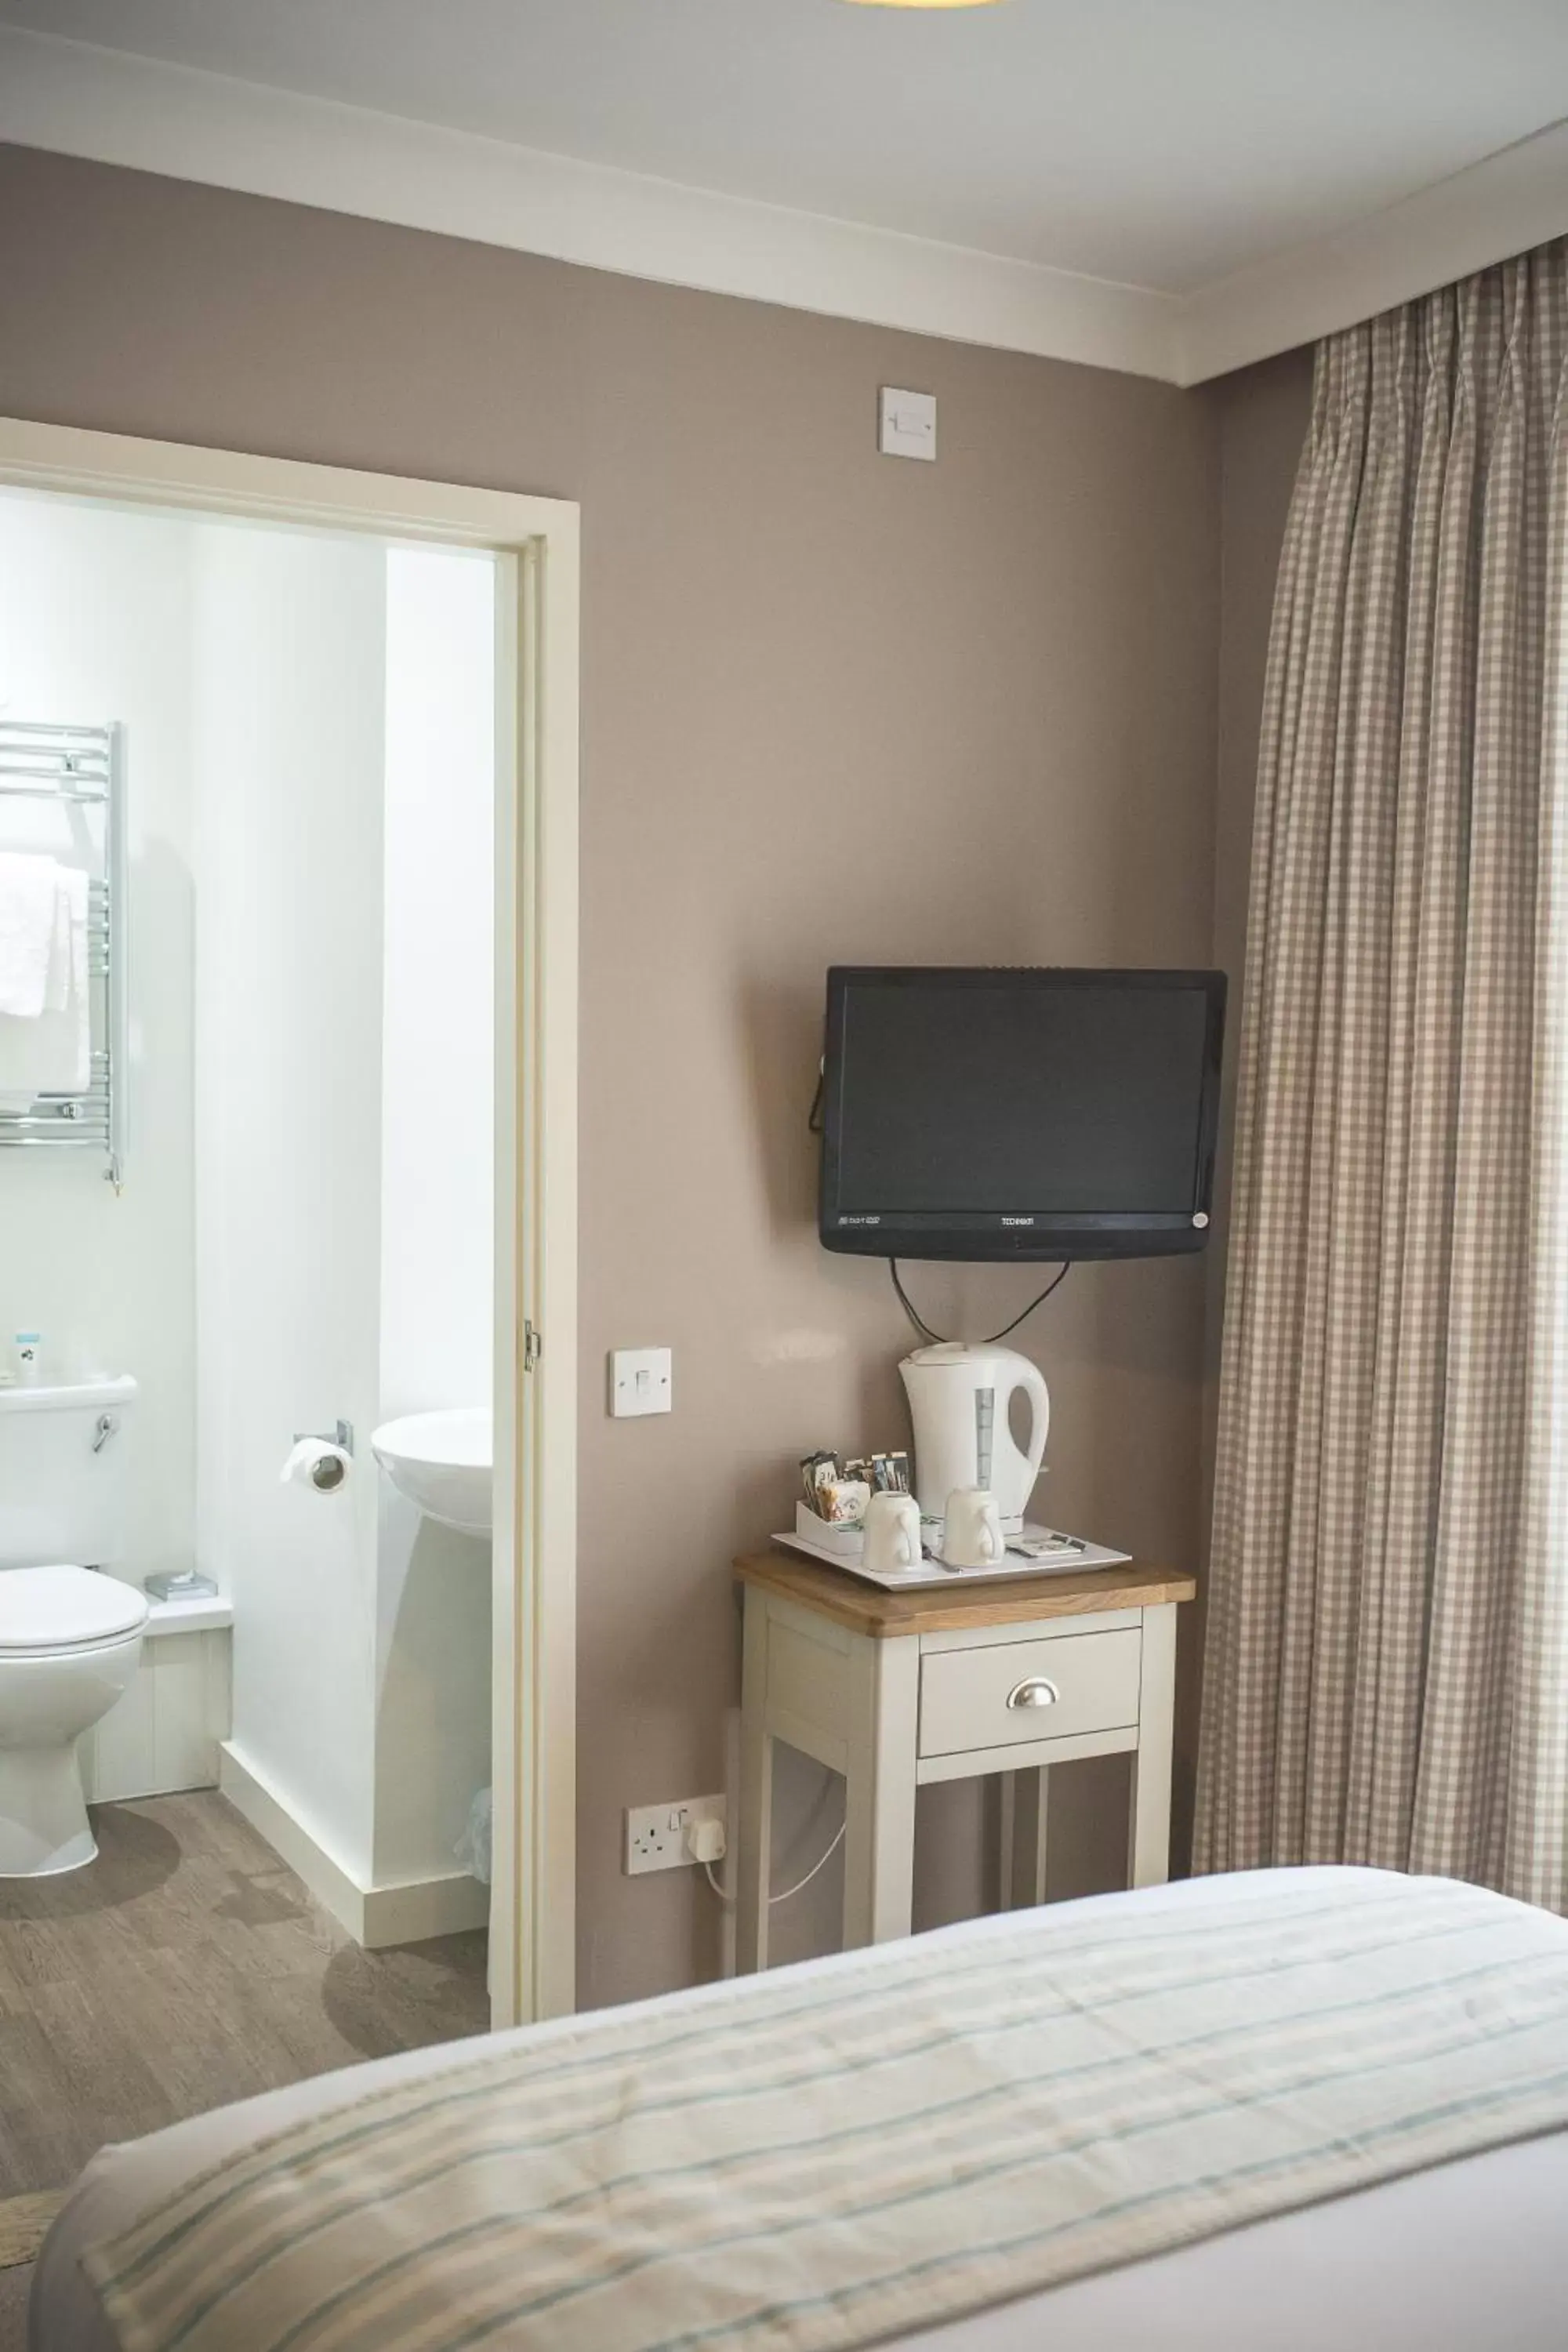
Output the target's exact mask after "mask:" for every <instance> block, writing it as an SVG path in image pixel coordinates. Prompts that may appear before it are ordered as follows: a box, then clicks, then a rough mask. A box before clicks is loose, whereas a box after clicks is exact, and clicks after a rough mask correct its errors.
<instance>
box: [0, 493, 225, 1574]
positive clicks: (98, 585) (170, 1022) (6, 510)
mask: <svg viewBox="0 0 1568 2352" xmlns="http://www.w3.org/2000/svg"><path fill="white" fill-rule="evenodd" d="M190 562H191V547H190V531H189V529H188V527H187V526H186V525H185V524H184V523H182V522H180V521H178V520H174V519H172V518H168V517H164V516H160V515H149V514H139V513H136V512H134V511H132V510H129V509H125V510H121V509H115V508H112V507H93V506H87V505H74V504H72V503H70V502H69V501H68V500H66V499H38V498H29V497H26V496H23V495H21V494H18V493H3V494H0V715H3V716H5V717H6V718H9V719H72V720H83V721H88V722H98V721H100V720H103V719H121V720H123V721H124V722H125V725H126V727H127V730H128V738H127V740H128V746H129V755H130V783H131V793H130V810H131V891H130V935H131V937H132V940H134V950H133V952H132V956H131V961H130V967H129V969H130V975H131V1097H130V1099H131V1135H130V1150H129V1156H128V1159H127V1162H126V1171H125V1186H124V1190H123V1192H121V1193H120V1194H119V1196H118V1197H117V1196H116V1194H115V1192H114V1191H113V1190H112V1188H111V1187H110V1185H109V1184H108V1183H107V1182H106V1181H105V1180H104V1173H103V1160H102V1159H101V1157H100V1155H99V1154H98V1153H96V1152H93V1151H87V1150H83V1151H79V1152H78V1151H74V1150H67V1151H58V1150H47V1151H24V1150H4V1149H0V1362H4V1361H5V1358H6V1356H7V1354H8V1349H9V1342H10V1338H11V1335H12V1333H14V1332H15V1331H16V1330H17V1329H19V1328H37V1329H39V1330H41V1331H42V1333H43V1335H44V1340H45V1347H46V1360H45V1371H46V1376H47V1375H48V1374H50V1373H58V1374H59V1375H60V1376H62V1377H73V1376H76V1375H78V1374H81V1373H86V1372H92V1371H110V1372H120V1371H130V1372H134V1373H135V1375H136V1377H137V1380H138V1381H140V1382H141V1389H142V1393H141V1398H140V1401H139V1403H138V1407H137V1412H136V1420H135V1425H134V1430H133V1432H132V1433H131V1434H132V1441H133V1452H132V1468H131V1474H130V1517H129V1525H128V1528H127V1543H126V1549H125V1553H124V1557H123V1559H121V1560H120V1561H118V1562H116V1563H115V1565H116V1567H117V1568H118V1570H119V1571H120V1573H121V1574H122V1575H124V1576H126V1577H128V1578H129V1579H130V1580H132V1582H140V1580H142V1577H144V1576H145V1575H147V1574H148V1573H149V1572H150V1571H151V1570H154V1569H161V1568H181V1567H184V1566H187V1565H188V1564H189V1561H190V1558H191V1550H192V1540H193V1534H192V1491H193V1478H194V1453H193V1444H194V1434H193V1421H194V1401H193V1379H194V1366H193V1339H194V1332H193V1315H194V1307H193V1274H194V1269H193V1265H192V1258H191V1217H192V1160H191V1132H192V1064H191V932H192V906H191V865H190V830H191V777H190V699H189V689H188V651H189V625H190ZM94 822H95V824H96V820H95V821H94ZM0 844H4V845H5V846H7V847H26V846H34V845H36V846H39V847H47V848H49V849H50V850H51V851H55V852H58V854H60V855H62V856H72V855H73V848H72V840H71V834H70V820H69V819H68V818H67V817H66V816H65V815H64V814H62V812H61V811H60V809H59V808H58V807H45V806H43V805H42V804H40V803H35V802H27V801H12V800H0ZM93 863H94V865H95V866H96V854H95V856H94V859H93Z"/></svg>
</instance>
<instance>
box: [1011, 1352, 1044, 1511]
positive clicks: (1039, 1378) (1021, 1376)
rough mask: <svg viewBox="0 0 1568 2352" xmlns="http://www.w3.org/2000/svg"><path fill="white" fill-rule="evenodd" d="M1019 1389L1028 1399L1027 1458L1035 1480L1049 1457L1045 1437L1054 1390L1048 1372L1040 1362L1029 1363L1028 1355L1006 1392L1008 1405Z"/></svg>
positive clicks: (1031, 1475) (1032, 1478) (1030, 1473)
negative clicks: (1047, 1375)
mask: <svg viewBox="0 0 1568 2352" xmlns="http://www.w3.org/2000/svg"><path fill="white" fill-rule="evenodd" d="M1020 1389H1023V1390H1025V1391H1026V1393H1027V1395H1028V1399H1029V1444H1028V1448H1027V1450H1026V1453H1025V1455H1024V1460H1025V1462H1026V1464H1027V1465H1028V1471H1029V1478H1030V1482H1031V1483H1033V1481H1034V1480H1035V1479H1036V1478H1037V1477H1038V1475H1039V1471H1040V1465H1041V1463H1042V1462H1043V1461H1044V1460H1045V1458H1046V1437H1047V1433H1048V1431H1049V1429H1050V1425H1051V1393H1050V1391H1049V1390H1048V1389H1047V1386H1046V1376H1045V1374H1044V1373H1043V1372H1042V1371H1041V1370H1040V1368H1039V1366H1038V1365H1037V1364H1032V1363H1030V1361H1029V1360H1028V1358H1027V1357H1024V1358H1023V1359H1022V1360H1021V1365H1020V1369H1019V1372H1018V1376H1017V1378H1016V1380H1015V1381H1014V1382H1013V1385H1012V1387H1011V1388H1010V1389H1009V1390H1008V1391H1007V1402H1008V1404H1009V1405H1011V1403H1012V1402H1013V1399H1014V1397H1015V1396H1016V1394H1017V1392H1018V1391H1019V1390H1020ZM1005 1425H1006V1424H1005V1423H1004V1426H1005Z"/></svg>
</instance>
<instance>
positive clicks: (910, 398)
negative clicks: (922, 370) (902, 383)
mask: <svg viewBox="0 0 1568 2352" xmlns="http://www.w3.org/2000/svg"><path fill="white" fill-rule="evenodd" d="M877 446H878V447H879V449H880V450H881V453H882V455H883V457H929V458H931V460H932V462H933V463H934V461H935V458H936V394H935V393H934V392H899V391H897V390H896V389H895V388H894V386H893V385H892V384H890V383H885V384H884V385H883V386H882V429H881V432H880V434H879V437H878V442H877Z"/></svg>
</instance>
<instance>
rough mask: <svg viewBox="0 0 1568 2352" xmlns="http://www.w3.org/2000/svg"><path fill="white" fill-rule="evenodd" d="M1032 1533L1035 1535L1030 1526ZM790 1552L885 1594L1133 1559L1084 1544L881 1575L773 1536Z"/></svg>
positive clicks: (936, 1562) (931, 1562) (820, 1548)
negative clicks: (987, 1564)
mask: <svg viewBox="0 0 1568 2352" xmlns="http://www.w3.org/2000/svg"><path fill="white" fill-rule="evenodd" d="M1027 1532H1029V1533H1030V1534H1033V1533H1034V1532H1035V1530H1034V1529H1033V1528H1030V1529H1029V1530H1028V1531H1027ZM769 1540H770V1541H771V1542H773V1543H775V1544H778V1545H779V1546H781V1548H782V1549H784V1550H785V1551H796V1552H799V1554H800V1555H801V1558H802V1559H816V1560H821V1561H822V1562H823V1563H824V1564H825V1565H826V1567H828V1568H841V1569H843V1570H844V1571H845V1573H846V1574H847V1575H848V1576H858V1578H859V1579H860V1580H861V1582H862V1583H863V1584H879V1585H880V1586H881V1588H882V1590H883V1591H884V1592H913V1591H918V1590H919V1588H920V1587H921V1585H926V1584H1000V1583H1005V1582H1008V1581H1010V1580H1012V1579H1013V1578H1014V1577H1016V1576H1075V1575H1079V1574H1081V1573H1082V1572H1084V1571H1085V1570H1089V1569H1091V1568H1121V1567H1123V1566H1125V1564H1126V1562H1127V1561H1128V1560H1130V1559H1131V1557H1132V1555H1131V1552H1127V1551H1110V1550H1108V1549H1107V1548H1106V1546H1105V1545H1104V1544H1093V1543H1085V1545H1084V1547H1083V1549H1082V1550H1081V1551H1066V1552H1058V1553H1055V1554H1051V1555H1047V1558H1046V1559H1021V1558H1020V1557H1019V1556H1018V1555H1017V1554H1016V1553H1014V1552H1009V1553H1008V1554H1007V1555H1006V1557H1005V1559H1001V1560H999V1561H998V1562H997V1564H996V1566H995V1567H994V1568H944V1567H943V1566H942V1562H941V1560H940V1559H922V1560H921V1564H920V1566H919V1567H918V1568H895V1569H889V1570H885V1571H883V1572H882V1573H881V1574H879V1573H878V1572H877V1571H876V1570H873V1569H869V1568H868V1567H867V1566H866V1563H865V1561H864V1560H863V1559H852V1558H850V1557H848V1556H847V1554H845V1553H844V1552H841V1551H830V1550H829V1549H827V1547H826V1545H824V1544H815V1543H812V1542H811V1541H810V1540H809V1538H806V1537H805V1536H799V1535H795V1534H793V1533H791V1534H789V1535H776V1536H773V1537H771V1538H769Z"/></svg>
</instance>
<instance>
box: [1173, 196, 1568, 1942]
mask: <svg viewBox="0 0 1568 2352" xmlns="http://www.w3.org/2000/svg"><path fill="white" fill-rule="evenodd" d="M1565 359H1568V238H1565V239H1562V240H1560V241H1558V242H1557V243H1554V244H1552V245H1549V246H1546V247H1542V249H1541V250H1539V251H1538V252H1535V253H1532V254H1530V255H1528V256H1526V257H1524V258H1522V259H1520V260H1517V261H1511V262H1509V263H1506V264H1505V265H1503V266H1502V267H1500V268H1494V269H1488V270H1485V271H1483V272H1482V273H1481V274H1480V275H1479V277H1475V278H1468V279H1466V280H1465V282H1464V283H1463V284H1461V285H1459V286H1457V287H1450V288H1447V289H1445V290H1444V291H1443V292H1442V293H1439V294H1435V295H1432V296H1430V297H1429V298H1427V299H1425V300H1422V301H1419V302H1414V303H1411V304H1408V305H1407V306H1406V307H1405V309H1403V310H1394V311H1390V312H1389V313H1388V314H1387V315H1386V316H1384V317H1383V318H1379V319H1374V320H1372V321H1371V322H1370V323H1369V324H1367V325H1365V326H1361V327H1357V328H1354V329H1352V330H1351V331H1349V332H1348V333H1345V334H1341V335H1336V336H1334V337H1332V338H1331V340H1330V341H1327V342H1325V343H1323V344H1322V345H1321V346H1320V348H1319V352H1318V355H1317V373H1316V382H1315V387H1314V393H1313V402H1312V419H1311V427H1310V434H1309V437H1308V442H1307V446H1306V450H1305V452H1304V454H1303V457H1302V461H1301V468H1300V475H1299V477H1298V479H1297V484H1296V490H1295V497H1294V501H1293V504H1292V507H1291V511H1290V520H1289V527H1288V530H1287V533H1286V540H1285V547H1284V553H1283V556H1282V559H1281V564H1280V572H1279V587H1278V591H1277V595H1276V602H1275V610H1274V625H1273V637H1272V642H1271V646H1270V651H1269V660H1268V684H1267V689H1266V698H1265V709H1264V718H1263V732H1262V747H1261V753H1260V759H1259V771H1258V813H1257V820H1256V833H1255V836H1254V847H1253V865H1252V886H1251V887H1252V898H1251V914H1250V929H1249V936H1248V942H1247V978H1246V989H1245V1005H1244V1013H1243V1019H1242V1032H1241V1053H1240V1090H1239V1099H1238V1108H1237V1147H1236V1162H1235V1176H1234V1189H1233V1201H1232V1222H1231V1242H1230V1254H1229V1269H1228V1291H1227V1298H1226V1328H1225V1346H1224V1356H1223V1365H1222V1371H1221V1402H1220V1427H1219V1444H1218V1458H1217V1463H1216V1481H1215V1523H1214V1543H1213V1552H1212V1561H1211V1574H1210V1602H1209V1625H1208V1647H1207V1656H1206V1662H1205V1717H1204V1729H1203V1739H1202V1746H1201V1755H1200V1766H1199V1787H1198V1816H1197V1833H1196V1864H1197V1867H1198V1868H1199V1869H1200V1870H1230V1869H1244V1868H1248V1867H1251V1866H1254V1865H1256V1864H1266V1863H1295V1862H1365V1863H1373V1864H1382V1865H1384V1866H1385V1867H1392V1868H1394V1869H1400V1870H1416V1871H1440V1872H1446V1873H1449V1874H1453V1875H1456V1876H1458V1877H1461V1878H1470V1879H1477V1880H1479V1881H1481V1882H1483V1883H1484V1884H1486V1885H1492V1886H1497V1887H1501V1888H1504V1889H1505V1890H1507V1891H1508V1892H1510V1893H1511V1894H1514V1895H1521V1896H1524V1897H1526V1898H1527V1899H1529V1900H1530V1901H1532V1902H1536V1903H1542V1904H1546V1905H1548V1906H1551V1907H1552V1908H1553V1909H1555V1910H1563V1909H1564V1908H1568V675H1565V669H1568V610H1565V606H1568V380H1565Z"/></svg>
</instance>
